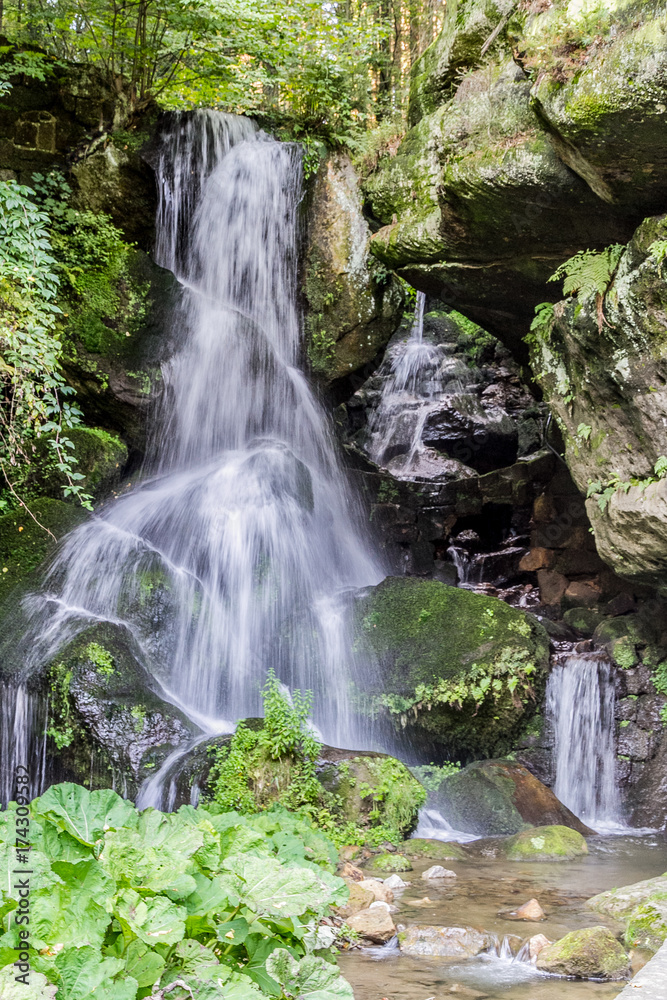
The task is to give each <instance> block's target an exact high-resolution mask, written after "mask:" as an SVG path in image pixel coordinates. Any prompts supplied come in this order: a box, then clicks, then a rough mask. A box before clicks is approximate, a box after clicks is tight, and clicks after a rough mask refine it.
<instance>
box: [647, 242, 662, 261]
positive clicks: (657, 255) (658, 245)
mask: <svg viewBox="0 0 667 1000" xmlns="http://www.w3.org/2000/svg"><path fill="white" fill-rule="evenodd" d="M648 252H649V253H650V255H651V257H652V258H653V260H654V261H655V262H656V264H657V265H658V267H662V265H663V263H664V261H665V258H667V240H654V241H653V243H651V245H650V247H649V248H648Z"/></svg>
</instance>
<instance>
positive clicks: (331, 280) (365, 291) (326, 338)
mask: <svg viewBox="0 0 667 1000" xmlns="http://www.w3.org/2000/svg"><path fill="white" fill-rule="evenodd" d="M370 236H371V233H370V229H369V227H368V222H367V221H366V219H365V217H364V215H363V211H362V197H361V192H360V190H359V178H358V176H357V174H356V171H355V169H354V167H353V165H352V163H351V161H350V159H349V157H348V156H347V155H345V154H342V153H330V154H329V155H328V156H327V157H326V159H325V160H324V161H323V163H322V165H321V167H320V169H319V171H318V173H317V176H316V177H315V180H314V182H313V186H312V190H311V200H310V207H309V220H308V244H307V248H306V264H305V270H304V286H303V287H304V293H305V298H306V302H307V306H308V309H307V313H306V331H307V335H308V355H309V358H310V361H311V364H312V366H313V370H314V372H315V373H316V374H317V375H318V376H320V377H321V378H323V379H324V380H325V381H328V382H330V381H334V380H336V379H340V378H344V377H345V376H348V375H350V374H352V373H353V372H355V371H356V370H357V369H358V368H361V367H363V366H364V365H366V364H367V363H368V362H369V361H372V360H373V358H374V357H375V356H376V355H377V354H378V352H379V351H380V350H381V349H382V348H383V347H384V345H385V344H386V343H387V341H388V340H389V338H390V337H391V335H392V333H393V332H394V330H396V328H397V327H398V324H399V323H400V320H401V315H402V307H403V291H402V288H401V285H400V283H399V282H398V281H397V279H396V278H395V277H394V276H393V275H392V274H391V273H390V272H388V271H387V270H386V268H384V267H382V265H381V264H380V263H379V262H378V260H377V259H376V258H375V257H372V256H371V255H370V253H369V243H370Z"/></svg>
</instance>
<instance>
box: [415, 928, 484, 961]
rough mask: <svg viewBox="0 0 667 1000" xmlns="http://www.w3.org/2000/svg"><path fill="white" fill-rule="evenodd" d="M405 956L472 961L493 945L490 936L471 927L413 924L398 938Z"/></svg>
mask: <svg viewBox="0 0 667 1000" xmlns="http://www.w3.org/2000/svg"><path fill="white" fill-rule="evenodd" d="M398 941H399V945H400V948H401V951H402V952H403V954H405V955H419V956H428V957H431V956H432V957H434V958H474V957H475V955H479V954H480V953H481V952H483V951H486V950H487V949H488V948H490V947H491V945H493V944H494V938H493V936H492V935H491V934H485V933H484V932H483V931H479V930H477V929H476V928H475V927H432V926H425V927H422V926H419V925H413V926H412V927H408V928H407V929H406V930H404V931H401V932H400V934H399V935H398Z"/></svg>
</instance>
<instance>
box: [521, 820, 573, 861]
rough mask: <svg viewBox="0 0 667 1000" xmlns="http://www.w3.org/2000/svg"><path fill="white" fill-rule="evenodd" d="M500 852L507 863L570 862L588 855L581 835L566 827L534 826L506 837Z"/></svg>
mask: <svg viewBox="0 0 667 1000" xmlns="http://www.w3.org/2000/svg"><path fill="white" fill-rule="evenodd" d="M501 850H502V853H503V854H504V855H505V857H506V858H507V859H508V860H509V861H571V860H572V859H573V858H578V857H581V855H583V854H588V847H587V846H586V841H585V840H584V838H583V837H582V835H581V834H580V833H578V832H577V831H576V830H571V829H570V828H569V827H567V826H536V827H534V828H533V829H532V830H526V831H525V832H523V833H517V834H515V835H514V836H513V837H508V838H507V840H505V841H503V843H502V845H501Z"/></svg>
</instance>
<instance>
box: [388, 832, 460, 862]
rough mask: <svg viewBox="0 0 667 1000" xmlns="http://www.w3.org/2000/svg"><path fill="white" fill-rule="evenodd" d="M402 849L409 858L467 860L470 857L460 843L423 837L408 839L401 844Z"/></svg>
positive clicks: (402, 852)
mask: <svg viewBox="0 0 667 1000" xmlns="http://www.w3.org/2000/svg"><path fill="white" fill-rule="evenodd" d="M400 851H401V854H404V855H405V856H406V857H408V858H427V859H428V860H429V861H465V859H466V858H467V857H468V855H467V854H466V852H465V851H464V849H463V848H462V847H461V846H460V845H459V844H450V843H448V842H447V841H444V840H428V839H426V838H422V837H413V838H411V839H410V840H406V841H405V842H404V843H403V844H401V845H400Z"/></svg>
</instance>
